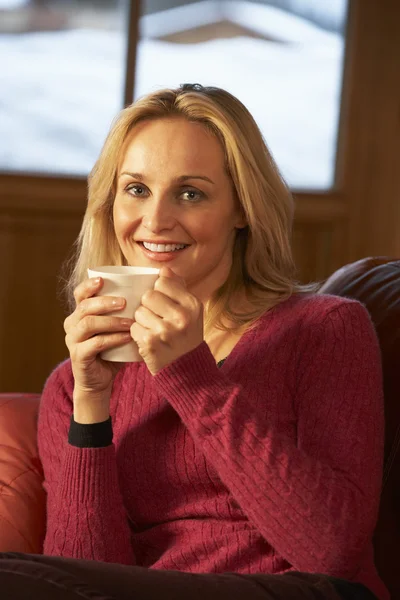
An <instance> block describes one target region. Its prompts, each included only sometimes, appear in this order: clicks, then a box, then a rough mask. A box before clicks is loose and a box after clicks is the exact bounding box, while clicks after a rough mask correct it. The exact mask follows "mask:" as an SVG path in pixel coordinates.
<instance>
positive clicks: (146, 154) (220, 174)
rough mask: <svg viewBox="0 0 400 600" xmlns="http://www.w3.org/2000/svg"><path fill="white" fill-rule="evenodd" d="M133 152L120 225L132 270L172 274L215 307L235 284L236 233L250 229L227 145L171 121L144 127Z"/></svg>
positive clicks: (127, 161)
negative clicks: (220, 291)
mask: <svg viewBox="0 0 400 600" xmlns="http://www.w3.org/2000/svg"><path fill="white" fill-rule="evenodd" d="M125 148H126V150H125V154H124V156H123V159H122V161H121V165H120V168H119V171H118V173H117V177H118V180H117V191H116V195H115V200H114V207H113V218H114V227H115V233H116V236H117V239H118V243H119V245H120V248H121V250H122V252H123V254H124V256H125V258H126V260H127V262H128V264H129V265H133V266H144V267H156V268H161V267H162V266H168V267H170V268H171V269H172V270H173V271H174V272H175V273H176V274H177V275H179V276H181V277H183V278H184V280H185V281H186V285H187V288H188V289H189V290H190V291H191V293H193V294H194V295H195V296H197V297H198V298H199V299H201V300H202V301H205V300H207V299H208V298H209V296H210V295H211V294H212V292H214V291H215V290H216V289H217V288H218V287H220V286H221V285H222V284H223V283H224V281H225V280H226V279H227V277H228V274H229V271H230V267H231V263H232V249H233V243H234V239H235V234H236V229H237V228H242V227H245V225H246V222H245V219H244V216H243V213H242V212H241V211H240V210H239V206H238V202H237V200H235V197H234V193H233V184H232V182H231V180H230V178H229V176H228V174H227V173H226V171H225V166H224V152H223V149H222V146H221V144H220V143H219V141H218V140H217V139H216V138H215V137H214V136H213V135H212V134H210V133H209V132H208V131H207V129H205V127H203V126H202V125H201V124H199V123H190V122H189V121H186V120H185V119H182V118H168V119H158V120H154V121H145V122H142V123H139V124H138V125H137V126H136V127H135V128H134V130H133V131H132V133H131V134H130V137H129V139H128V140H127V142H126V146H125ZM149 244H157V246H150V247H149V249H146V248H145V245H146V246H148V245H149ZM176 244H178V245H182V244H184V245H185V247H184V248H183V249H175V245H176ZM165 245H167V247H165ZM171 245H172V246H171ZM168 246H169V247H168Z"/></svg>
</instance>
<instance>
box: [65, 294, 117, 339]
mask: <svg viewBox="0 0 400 600" xmlns="http://www.w3.org/2000/svg"><path fill="white" fill-rule="evenodd" d="M125 305H126V300H125V298H122V297H121V298H119V297H114V296H94V297H93V298H85V299H84V300H82V301H81V302H80V303H79V304H78V305H77V307H76V308H75V310H74V312H73V313H72V314H71V315H69V316H68V317H67V318H66V319H65V321H64V330H65V331H66V332H67V331H69V330H70V329H71V328H72V327H76V326H77V324H78V323H79V321H81V320H82V319H83V318H84V317H86V316H87V315H90V314H92V315H96V314H97V315H102V314H106V313H110V312H114V311H118V310H122V309H123V308H124V307H125Z"/></svg>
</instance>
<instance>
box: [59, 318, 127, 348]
mask: <svg viewBox="0 0 400 600" xmlns="http://www.w3.org/2000/svg"><path fill="white" fill-rule="evenodd" d="M133 322H134V321H133V319H127V318H123V317H114V316H106V317H103V316H98V315H87V316H86V317H84V318H83V319H81V320H80V321H79V323H78V324H77V325H76V327H72V328H71V329H70V330H69V331H68V333H67V336H68V337H69V340H70V343H72V344H79V343H81V342H83V341H85V340H88V339H89V338H91V337H93V336H94V335H98V334H103V333H113V332H118V331H129V329H130V327H131V325H132V323H133Z"/></svg>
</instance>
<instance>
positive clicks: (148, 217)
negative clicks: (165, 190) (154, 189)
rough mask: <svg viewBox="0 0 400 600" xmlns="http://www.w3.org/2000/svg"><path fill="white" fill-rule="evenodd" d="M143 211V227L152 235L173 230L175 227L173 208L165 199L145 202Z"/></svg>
mask: <svg viewBox="0 0 400 600" xmlns="http://www.w3.org/2000/svg"><path fill="white" fill-rule="evenodd" d="M144 211H145V212H144V215H143V218H142V222H143V225H144V227H145V228H146V229H148V230H149V231H151V232H153V233H159V232H160V231H163V230H164V229H166V230H170V229H173V228H174V227H175V225H176V217H175V214H174V207H173V206H171V203H170V202H168V201H167V200H166V199H165V198H164V199H161V198H160V199H155V198H153V199H152V201H150V202H146V204H145V209H144Z"/></svg>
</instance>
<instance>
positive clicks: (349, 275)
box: [320, 257, 400, 598]
mask: <svg viewBox="0 0 400 600" xmlns="http://www.w3.org/2000/svg"><path fill="white" fill-rule="evenodd" d="M320 293H326V294H333V295H337V296H344V297H347V298H354V299H356V300H359V301H360V302H362V303H363V304H364V306H365V307H366V308H367V309H368V311H369V313H370V315H371V318H372V321H373V323H374V325H375V328H376V332H377V335H378V338H379V343H380V347H381V352H382V367H383V381H384V393H385V456H384V472H383V481H382V495H381V503H380V509H379V517H378V523H377V526H376V530H375V536H374V549H375V563H376V566H377V569H378V571H379V574H380V576H381V577H382V579H383V580H384V582H385V584H386V586H387V587H388V588H389V591H390V592H391V595H392V597H393V598H400V577H399V565H398V555H399V554H398V546H399V543H400V260H395V259H391V258H388V257H378V258H365V259H362V260H359V261H357V262H355V263H352V264H349V265H346V266H345V267H342V268H341V269H339V270H338V271H336V272H335V273H334V274H333V275H331V277H329V279H328V280H327V281H326V282H325V283H324V284H323V286H322V287H321V289H320Z"/></svg>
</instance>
